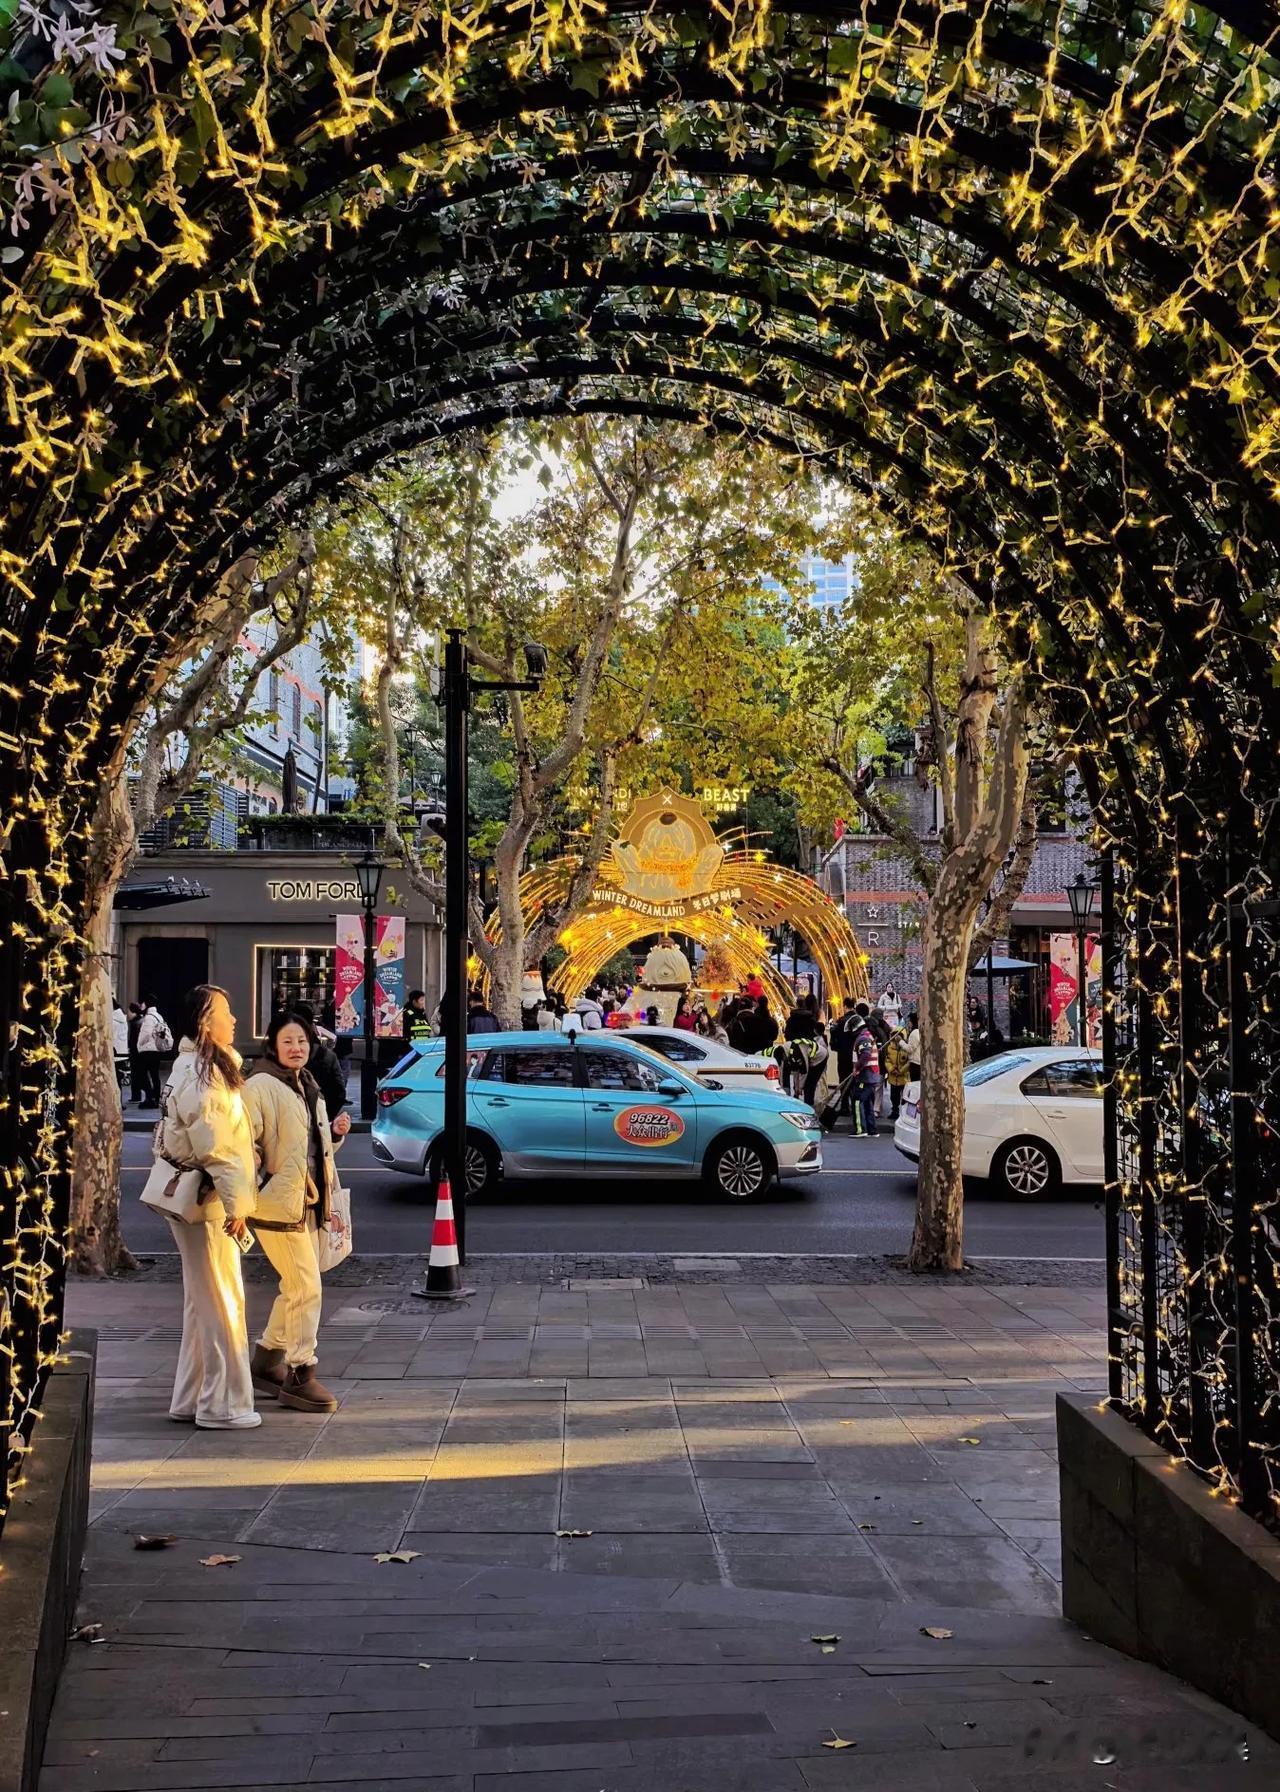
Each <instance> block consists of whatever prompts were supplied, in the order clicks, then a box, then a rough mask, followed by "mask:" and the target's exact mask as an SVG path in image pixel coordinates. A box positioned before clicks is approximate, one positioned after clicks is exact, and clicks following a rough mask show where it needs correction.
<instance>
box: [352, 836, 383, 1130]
mask: <svg viewBox="0 0 1280 1792" xmlns="http://www.w3.org/2000/svg"><path fill="white" fill-rule="evenodd" d="M384 869H385V867H384V865H383V863H382V860H381V859H379V858H377V857H376V856H375V854H374V852H373V850H372V848H370V849H369V850H367V851H366V853H365V855H364V857H363V858H362V859H359V860H357V862H356V882H357V883H358V884H359V886H360V901H361V902H362V903H363V905H364V1062H363V1063H362V1064H361V1066H360V1118H361V1119H362V1120H372V1119H373V1116H374V1113H375V1111H376V1108H377V1096H378V1015H377V987H378V965H377V958H376V956H375V954H376V949H377V941H376V940H375V938H374V933H375V931H376V929H377V924H378V919H377V914H376V912H375V911H376V909H377V906H378V886H379V885H380V884H381V882H382V873H383V871H384Z"/></svg>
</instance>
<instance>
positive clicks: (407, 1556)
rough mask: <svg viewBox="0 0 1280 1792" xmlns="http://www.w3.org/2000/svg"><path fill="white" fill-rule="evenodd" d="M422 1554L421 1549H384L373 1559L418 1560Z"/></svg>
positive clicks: (392, 1560)
mask: <svg viewBox="0 0 1280 1792" xmlns="http://www.w3.org/2000/svg"><path fill="white" fill-rule="evenodd" d="M421 1554H422V1551H421V1550H420V1549H384V1550H382V1551H380V1552H379V1554H378V1555H376V1556H375V1557H374V1558H373V1559H374V1561H375V1562H416V1561H417V1559H418V1557H419V1556H420V1555H421Z"/></svg>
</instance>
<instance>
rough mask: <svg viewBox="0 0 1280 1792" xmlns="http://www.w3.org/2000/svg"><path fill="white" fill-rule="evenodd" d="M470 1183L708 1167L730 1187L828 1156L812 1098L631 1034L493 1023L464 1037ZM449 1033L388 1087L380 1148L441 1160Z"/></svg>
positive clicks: (404, 1157) (743, 1187) (383, 1089)
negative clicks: (742, 1078) (711, 1070)
mask: <svg viewBox="0 0 1280 1792" xmlns="http://www.w3.org/2000/svg"><path fill="white" fill-rule="evenodd" d="M468 1044H469V1048H470V1049H469V1050H468V1054H467V1060H468V1072H467V1192H468V1194H469V1195H471V1196H473V1197H474V1196H476V1195H483V1194H486V1193H488V1192H490V1191H491V1190H492V1189H493V1188H494V1187H496V1185H497V1183H498V1181H499V1179H500V1178H502V1179H510V1180H515V1179H518V1178H522V1177H540V1176H556V1177H566V1176H571V1177H600V1176H608V1177H628V1176H634V1177H642V1176H661V1177H668V1176H670V1177H675V1178H683V1179H686V1180H690V1181H692V1180H695V1179H697V1178H702V1179H703V1180H704V1181H705V1182H706V1183H707V1184H708V1185H709V1186H710V1187H711V1188H712V1189H714V1190H715V1191H716V1192H717V1193H718V1194H720V1195H721V1196H723V1197H724V1198H725V1199H726V1200H730V1201H748V1200H750V1199H752V1197H753V1196H756V1195H759V1194H762V1193H763V1192H764V1190H765V1189H767V1188H768V1187H769V1186H770V1184H771V1183H772V1182H773V1181H774V1179H775V1178H778V1179H780V1180H784V1181H786V1180H790V1179H791V1178H793V1177H801V1176H810V1175H813V1174H814V1173H815V1172H816V1171H818V1170H820V1169H821V1168H822V1144H821V1139H822V1133H821V1128H820V1126H819V1124H818V1120H817V1116H816V1115H815V1114H814V1112H813V1109H812V1108H808V1107H805V1106H804V1105H803V1103H801V1102H798V1101H792V1100H788V1099H785V1098H784V1099H779V1097H778V1096H777V1095H776V1094H767V1095H766V1094H763V1093H755V1092H753V1091H746V1090H740V1089H722V1088H719V1087H717V1086H716V1085H715V1083H714V1081H704V1082H698V1081H697V1080H696V1079H695V1078H693V1077H691V1076H688V1075H686V1074H685V1073H684V1072H683V1071H682V1070H680V1069H679V1068H678V1066H676V1065H674V1064H670V1063H667V1062H666V1061H665V1060H664V1059H662V1058H660V1057H659V1056H658V1055H657V1053H656V1052H653V1051H651V1050H649V1049H648V1047H646V1046H643V1045H640V1044H638V1043H636V1042H633V1041H632V1040H630V1039H628V1038H626V1036H625V1035H623V1036H619V1035H616V1034H612V1033H611V1034H609V1035H608V1037H607V1038H600V1037H599V1035H592V1034H590V1033H576V1034H574V1033H570V1034H566V1035H564V1036H563V1037H562V1036H561V1035H559V1034H551V1035H548V1034H546V1033H525V1032H520V1033H488V1034H484V1035H481V1036H476V1037H473V1038H472V1039H471V1040H469V1041H468ZM443 1125H444V1042H443V1040H440V1039H424V1040H421V1041H418V1042H417V1043H415V1044H414V1046H413V1048H412V1049H411V1050H410V1052H409V1053H408V1055H407V1056H406V1057H404V1058H403V1059H402V1060H401V1061H400V1063H399V1064H397V1065H396V1067H395V1069H394V1070H393V1071H392V1072H391V1073H390V1075H388V1076H387V1077H386V1078H384V1080H383V1081H382V1083H381V1084H380V1085H379V1088H378V1112H377V1116H376V1118H375V1120H374V1123H373V1155H374V1157H375V1159H376V1160H377V1161H378V1162H379V1163H382V1164H386V1165H387V1166H388V1167H389V1168H390V1169H393V1170H401V1171H403V1172H404V1173H405V1174H406V1175H409V1176H427V1177H429V1178H430V1179H431V1180H432V1181H433V1182H434V1180H435V1178H436V1175H437V1174H438V1169H439V1160H440V1152H441V1130H442V1128H443Z"/></svg>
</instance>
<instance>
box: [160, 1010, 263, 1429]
mask: <svg viewBox="0 0 1280 1792" xmlns="http://www.w3.org/2000/svg"><path fill="white" fill-rule="evenodd" d="M235 1036H236V1022H235V1016H234V1015H233V1014H232V1012H231V1005H230V1003H229V1002H228V1000H227V993H226V991H225V990H223V989H219V988H217V986H216V985H214V984H212V983H201V984H198V985H197V987H196V988H195V989H193V990H192V991H191V992H190V994H189V995H188V996H187V999H186V1010H185V1015H184V1026H183V1038H182V1040H181V1042H180V1044H179V1047H178V1056H177V1058H176V1059H175V1060H174V1065H173V1070H172V1072H171V1074H170V1077H169V1081H168V1083H167V1084H166V1085H165V1089H164V1092H163V1094H162V1096H161V1113H160V1119H159V1121H158V1122H157V1125H156V1155H157V1156H159V1157H163V1158H164V1159H166V1161H167V1162H169V1163H171V1164H179V1165H182V1166H184V1167H188V1166H196V1167H198V1168H200V1169H202V1170H203V1171H204V1172H205V1176H206V1178H207V1182H208V1185H209V1188H208V1194H207V1196H206V1197H205V1200H204V1206H205V1208H206V1210H207V1212H206V1218H205V1222H204V1224H203V1225H195V1226H193V1225H188V1224H187V1222H186V1221H185V1220H172V1219H171V1220H170V1221H169V1226H170V1228H171V1230H172V1232H173V1236H174V1241H175V1243H176V1244H177V1247H178V1254H179V1256H180V1257H181V1259H182V1345H181V1348H180V1349H179V1352H178V1372H177V1375H176V1377H175V1379H174V1384H173V1400H172V1402H171V1404H170V1407H169V1416H170V1418H173V1419H180V1420H181V1419H185V1420H192V1419H194V1421H195V1423H196V1424H197V1425H198V1426H200V1427H201V1429H202V1430H206V1431H228V1430H240V1429H245V1430H247V1429H248V1428H249V1427H250V1426H253V1425H260V1424H261V1423H262V1417H261V1414H260V1413H256V1412H255V1411H254V1409H253V1380H252V1377H251V1376H250V1374H249V1336H248V1332H247V1330H246V1328H245V1318H244V1284H243V1281H242V1279H241V1275H240V1251H239V1248H238V1246H237V1245H236V1243H235V1240H236V1238H238V1237H243V1236H244V1232H245V1221H246V1219H248V1218H249V1217H250V1216H251V1215H252V1213H253V1210H254V1203H255V1201H256V1181H257V1179H256V1172H255V1163H254V1155H253V1134H252V1132H251V1130H250V1126H249V1117H248V1114H247V1113H246V1111H245V1105H244V1100H243V1097H242V1093H241V1091H242V1087H243V1083H244V1077H243V1075H242V1073H241V1070H240V1058H239V1055H238V1054H237V1052H236V1050H235V1045H234V1041H235Z"/></svg>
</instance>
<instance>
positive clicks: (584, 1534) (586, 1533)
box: [556, 1531, 591, 1537]
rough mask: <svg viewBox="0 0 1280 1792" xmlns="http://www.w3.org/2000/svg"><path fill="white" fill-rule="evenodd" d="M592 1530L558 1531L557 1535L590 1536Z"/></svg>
mask: <svg viewBox="0 0 1280 1792" xmlns="http://www.w3.org/2000/svg"><path fill="white" fill-rule="evenodd" d="M590 1535H591V1532H590V1531H557V1532H556V1536H557V1537H589V1536H590Z"/></svg>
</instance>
